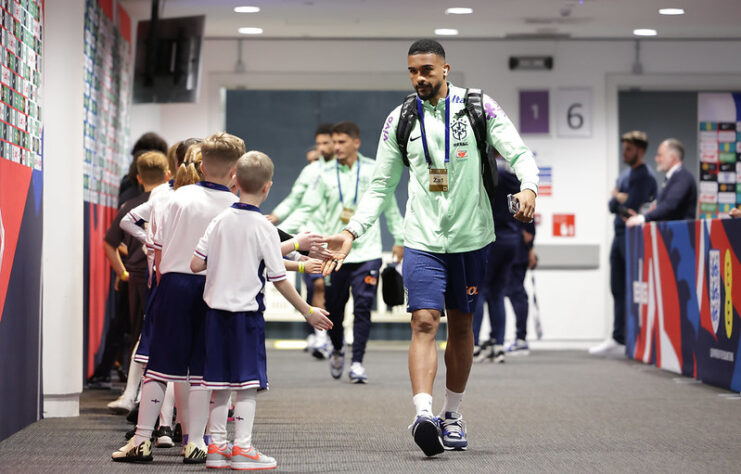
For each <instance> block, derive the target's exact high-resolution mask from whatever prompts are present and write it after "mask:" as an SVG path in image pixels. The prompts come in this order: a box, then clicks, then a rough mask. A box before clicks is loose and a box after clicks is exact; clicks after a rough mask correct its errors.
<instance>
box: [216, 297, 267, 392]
mask: <svg viewBox="0 0 741 474" xmlns="http://www.w3.org/2000/svg"><path fill="white" fill-rule="evenodd" d="M202 385H203V387H204V388H207V389H209V390H245V389H248V388H257V389H267V388H268V371H267V363H266V356H265V319H263V317H262V313H261V312H259V311H255V312H238V313H232V312H230V311H222V310H219V309H213V308H209V309H208V311H207V312H206V363H205V368H204V372H203V384H202Z"/></svg>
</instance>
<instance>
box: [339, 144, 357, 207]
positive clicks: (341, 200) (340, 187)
mask: <svg viewBox="0 0 741 474" xmlns="http://www.w3.org/2000/svg"><path fill="white" fill-rule="evenodd" d="M355 164H356V165H357V167H358V176H357V178H355V199H353V201H352V203H353V206H357V204H358V188H359V187H360V156H358V159H357V160H355ZM335 169H336V170H337V189H339V190H340V204H342V207H345V199H344V198H343V197H342V184H341V183H340V162H339V160H337V161H336V162H335Z"/></svg>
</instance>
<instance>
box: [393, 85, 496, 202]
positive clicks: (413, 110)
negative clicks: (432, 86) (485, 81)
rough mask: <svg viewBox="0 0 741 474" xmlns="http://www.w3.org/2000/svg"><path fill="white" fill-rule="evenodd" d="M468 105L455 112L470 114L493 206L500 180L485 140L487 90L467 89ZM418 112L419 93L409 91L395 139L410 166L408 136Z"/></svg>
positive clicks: (465, 98) (482, 174)
mask: <svg viewBox="0 0 741 474" xmlns="http://www.w3.org/2000/svg"><path fill="white" fill-rule="evenodd" d="M463 102H464V104H465V106H464V107H463V109H462V110H461V111H460V112H458V113H457V114H456V115H455V118H456V119H459V118H461V116H463V114H466V115H467V116H468V120H469V121H470V122H471V126H472V128H473V134H474V136H475V137H476V146H477V148H478V149H479V156H480V157H481V177H482V179H483V181H484V189H486V194H487V195H488V196H489V201H490V202H491V204H492V206H493V205H494V194H495V193H496V190H497V184H498V182H499V173H498V172H497V162H496V159H495V158H494V155H493V153H490V152H489V145H488V144H487V143H486V112H484V91H482V90H481V89H466V95H465V97H464V98H463ZM417 116H418V112H417V94H409V95H408V96H406V98H405V99H404V102H402V104H401V113H400V114H399V124H398V125H397V127H396V142H397V143H398V144H399V152H400V153H401V159H402V160H403V161H404V166H406V167H407V168H408V167H409V156H408V154H407V143H409V135H410V134H411V133H412V128H413V127H414V121H415V120H416V119H417V118H418V117H417Z"/></svg>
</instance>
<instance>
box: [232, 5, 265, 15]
mask: <svg viewBox="0 0 741 474" xmlns="http://www.w3.org/2000/svg"><path fill="white" fill-rule="evenodd" d="M234 11H235V12H236V13H257V12H259V11H260V7H252V6H249V5H243V6H241V7H234Z"/></svg>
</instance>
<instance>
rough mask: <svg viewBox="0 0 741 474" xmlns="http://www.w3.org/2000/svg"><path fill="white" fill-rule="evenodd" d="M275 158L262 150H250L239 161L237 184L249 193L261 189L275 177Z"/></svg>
mask: <svg viewBox="0 0 741 474" xmlns="http://www.w3.org/2000/svg"><path fill="white" fill-rule="evenodd" d="M273 169H274V167H273V160H271V159H270V157H269V156H268V155H266V154H265V153H263V152H261V151H255V150H252V151H248V152H247V153H245V154H244V155H242V157H241V158H239V161H237V173H236V178H237V184H238V185H239V189H241V190H242V191H244V192H245V193H248V194H254V193H257V192H259V191H260V189H262V187H263V186H265V184H266V183H268V182H270V180H271V179H273Z"/></svg>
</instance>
